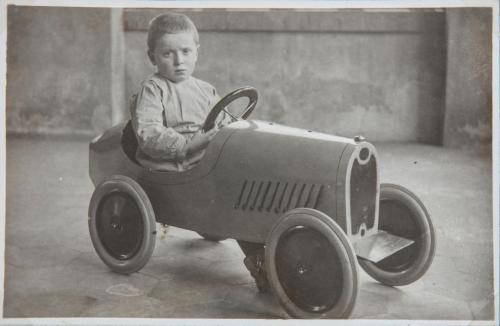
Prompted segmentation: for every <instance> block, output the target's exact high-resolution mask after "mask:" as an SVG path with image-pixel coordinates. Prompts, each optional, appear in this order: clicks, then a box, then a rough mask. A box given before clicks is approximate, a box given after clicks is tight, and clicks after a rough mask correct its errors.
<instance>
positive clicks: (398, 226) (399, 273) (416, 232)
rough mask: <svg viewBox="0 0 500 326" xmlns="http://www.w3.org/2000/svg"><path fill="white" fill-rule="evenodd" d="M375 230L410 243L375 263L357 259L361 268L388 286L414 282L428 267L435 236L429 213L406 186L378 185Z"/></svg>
mask: <svg viewBox="0 0 500 326" xmlns="http://www.w3.org/2000/svg"><path fill="white" fill-rule="evenodd" d="M379 229H381V230H384V231H386V232H388V233H391V234H394V235H397V236H400V237H403V238H407V239H411V240H413V241H414V243H413V244H411V245H410V246H408V247H406V248H404V249H402V250H400V251H398V252H396V253H394V254H392V255H391V256H389V257H387V258H385V259H382V260H381V261H379V262H378V263H373V262H371V261H369V260H365V259H360V260H359V264H360V265H361V267H362V268H363V269H364V270H365V271H366V272H367V273H368V275H370V276H371V277H373V278H374V279H375V280H377V281H379V282H381V283H383V284H386V285H390V286H401V285H407V284H410V283H413V282H415V281H416V280H418V279H419V278H421V277H422V276H423V275H424V274H425V272H426V271H427V270H428V269H429V267H430V265H431V263H432V260H433V258H434V253H435V251H436V235H435V231H434V226H433V225H432V221H431V218H430V216H429V213H428V212H427V210H426V209H425V207H424V205H423V204H422V202H421V201H420V200H419V199H418V198H417V196H416V195H415V194H413V193H412V192H411V191H409V190H408V189H406V188H404V187H401V186H398V185H394V184H382V185H381V186H380V208H379Z"/></svg>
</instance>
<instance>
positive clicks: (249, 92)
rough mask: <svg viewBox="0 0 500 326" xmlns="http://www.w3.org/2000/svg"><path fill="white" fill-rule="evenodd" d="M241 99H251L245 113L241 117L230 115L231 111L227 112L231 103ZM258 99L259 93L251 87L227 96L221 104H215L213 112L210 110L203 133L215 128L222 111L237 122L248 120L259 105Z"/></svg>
mask: <svg viewBox="0 0 500 326" xmlns="http://www.w3.org/2000/svg"><path fill="white" fill-rule="evenodd" d="M240 97H248V99H249V102H248V105H247V107H246V108H245V110H244V111H243V113H241V114H240V115H234V114H232V113H229V111H227V110H226V107H227V106H228V105H229V104H230V103H231V102H233V101H234V100H236V99H238V98H240ZM258 98H259V94H258V93H257V90H256V89H255V88H253V87H251V86H246V87H241V88H238V89H236V90H234V91H232V92H231V93H229V94H227V95H226V96H224V97H223V98H222V99H221V100H220V101H219V102H217V104H215V106H214V107H213V108H212V110H210V113H208V116H207V118H206V119H205V123H204V124H203V132H207V131H208V130H210V129H212V128H213V127H214V125H215V120H216V119H217V117H218V116H219V114H220V112H221V111H224V112H225V113H226V114H227V115H229V116H230V117H231V118H232V119H234V120H235V121H236V120H240V119H246V118H247V117H248V116H249V115H250V113H252V111H253V109H255V105H257V100H258Z"/></svg>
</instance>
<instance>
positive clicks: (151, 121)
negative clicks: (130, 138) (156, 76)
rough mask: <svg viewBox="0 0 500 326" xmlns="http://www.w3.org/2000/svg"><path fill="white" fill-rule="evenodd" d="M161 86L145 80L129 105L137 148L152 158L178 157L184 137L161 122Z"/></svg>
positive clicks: (181, 155)
mask: <svg viewBox="0 0 500 326" xmlns="http://www.w3.org/2000/svg"><path fill="white" fill-rule="evenodd" d="M161 95H162V94H161V90H160V88H159V87H158V86H157V85H155V84H154V83H152V82H146V83H144V85H143V88H142V90H141V92H140V93H139V94H138V95H137V99H136V105H135V108H134V107H132V109H131V116H132V126H133V127H134V130H135V133H136V135H137V140H138V143H139V146H140V148H141V150H142V151H143V152H144V153H145V154H147V155H148V156H150V157H152V158H155V159H164V160H167V161H180V160H182V159H183V157H184V156H185V154H183V149H184V147H185V146H186V143H187V140H186V138H185V137H184V136H183V135H181V134H180V133H178V132H177V131H175V130H174V129H173V128H168V127H165V126H164V125H163V105H162V101H161Z"/></svg>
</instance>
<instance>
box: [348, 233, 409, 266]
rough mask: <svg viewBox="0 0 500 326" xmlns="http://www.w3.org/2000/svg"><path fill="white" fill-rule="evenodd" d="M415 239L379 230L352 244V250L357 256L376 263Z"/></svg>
mask: <svg viewBox="0 0 500 326" xmlns="http://www.w3.org/2000/svg"><path fill="white" fill-rule="evenodd" d="M414 242H415V241H413V240H409V239H406V238H402V237H398V236H396V235H393V234H390V233H387V232H385V231H382V230H379V231H378V232H377V233H375V234H372V235H370V236H368V237H366V238H362V239H360V240H358V241H356V243H355V244H354V251H355V252H356V255H357V256H358V257H361V258H363V259H368V260H370V261H372V262H374V263H378V262H379V261H381V260H382V259H384V258H386V257H389V256H390V255H392V254H394V253H396V252H398V251H400V250H401V249H403V248H406V247H408V246H409V245H411V244H412V243H414Z"/></svg>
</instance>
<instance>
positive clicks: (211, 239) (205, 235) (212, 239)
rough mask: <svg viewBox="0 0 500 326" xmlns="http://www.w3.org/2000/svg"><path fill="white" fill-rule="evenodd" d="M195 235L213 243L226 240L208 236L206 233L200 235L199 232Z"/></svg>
mask: <svg viewBox="0 0 500 326" xmlns="http://www.w3.org/2000/svg"><path fill="white" fill-rule="evenodd" d="M196 233H198V234H199V235H200V236H201V237H202V238H203V239H205V240H208V241H213V242H219V241H223V240H226V239H227V238H223V237H218V236H215V235H210V234H207V233H200V232H196Z"/></svg>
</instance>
